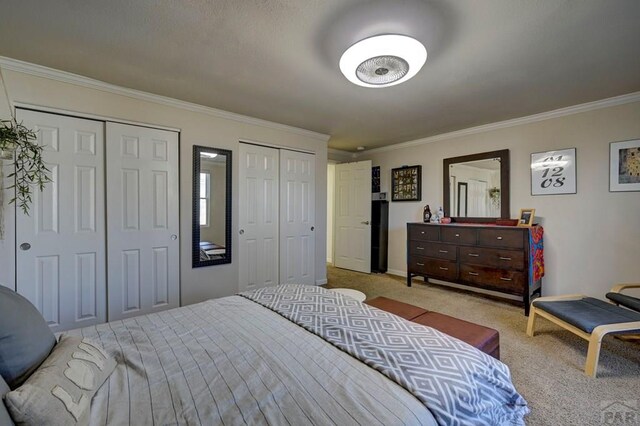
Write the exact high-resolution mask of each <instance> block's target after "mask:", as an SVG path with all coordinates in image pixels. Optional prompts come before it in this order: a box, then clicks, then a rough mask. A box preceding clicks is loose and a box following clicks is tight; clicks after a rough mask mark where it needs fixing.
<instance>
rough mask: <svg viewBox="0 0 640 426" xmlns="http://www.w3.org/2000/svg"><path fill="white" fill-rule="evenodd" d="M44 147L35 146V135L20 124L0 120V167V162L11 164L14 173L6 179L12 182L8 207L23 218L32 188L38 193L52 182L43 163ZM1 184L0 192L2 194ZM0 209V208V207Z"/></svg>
mask: <svg viewBox="0 0 640 426" xmlns="http://www.w3.org/2000/svg"><path fill="white" fill-rule="evenodd" d="M43 149H44V147H43V146H41V145H38V142H37V135H36V133H35V132H34V131H33V130H31V129H29V128H27V127H25V126H24V125H23V124H22V123H18V122H17V121H16V120H15V119H13V120H0V167H1V166H2V160H5V159H8V160H13V166H14V168H13V172H12V173H10V174H9V175H8V176H7V177H9V178H13V179H14V182H15V183H14V184H13V185H11V186H10V187H9V188H14V189H15V196H14V197H13V198H12V199H11V200H10V201H9V204H11V203H16V205H17V206H18V207H19V208H20V209H22V211H23V212H24V213H25V214H27V215H28V214H29V208H30V207H31V203H32V202H33V200H32V198H31V194H32V192H33V187H37V188H38V189H39V190H40V191H42V190H43V189H44V186H45V184H46V183H47V182H51V178H50V177H49V169H48V168H47V167H46V166H45V164H44V161H43V159H42V150H43ZM3 189H4V188H3V182H2V181H0V190H3ZM0 208H1V206H0Z"/></svg>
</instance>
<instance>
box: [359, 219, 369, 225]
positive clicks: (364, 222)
mask: <svg viewBox="0 0 640 426" xmlns="http://www.w3.org/2000/svg"><path fill="white" fill-rule="evenodd" d="M360 223H361V224H363V225H368V224H369V221H368V220H365V221H363V222H360Z"/></svg>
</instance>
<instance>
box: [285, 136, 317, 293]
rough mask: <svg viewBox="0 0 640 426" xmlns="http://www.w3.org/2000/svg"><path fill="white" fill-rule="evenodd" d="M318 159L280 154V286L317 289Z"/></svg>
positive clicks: (301, 155) (299, 154) (295, 154)
mask: <svg viewBox="0 0 640 426" xmlns="http://www.w3.org/2000/svg"><path fill="white" fill-rule="evenodd" d="M314 213H315V155H313V154H306V153H302V152H296V151H289V150H285V149H281V150H280V242H281V245H280V247H281V249H280V283H295V284H309V285H315V271H314V269H315V268H314V265H315V214H314Z"/></svg>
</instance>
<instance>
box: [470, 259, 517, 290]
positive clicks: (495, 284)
mask: <svg viewBox="0 0 640 426" xmlns="http://www.w3.org/2000/svg"><path fill="white" fill-rule="evenodd" d="M460 280H461V281H467V282H470V283H473V284H476V285H478V286H479V287H484V288H489V289H495V290H498V291H502V292H504V293H511V294H522V289H523V288H524V286H525V284H526V277H525V274H524V272H519V271H509V270H505V269H497V268H489V267H484V266H476V265H468V264H462V265H460Z"/></svg>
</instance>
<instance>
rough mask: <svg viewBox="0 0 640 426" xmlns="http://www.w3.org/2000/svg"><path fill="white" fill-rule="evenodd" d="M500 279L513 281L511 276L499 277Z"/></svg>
mask: <svg viewBox="0 0 640 426" xmlns="http://www.w3.org/2000/svg"><path fill="white" fill-rule="evenodd" d="M500 279H501V280H502V281H513V279H512V278H504V277H500Z"/></svg>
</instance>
